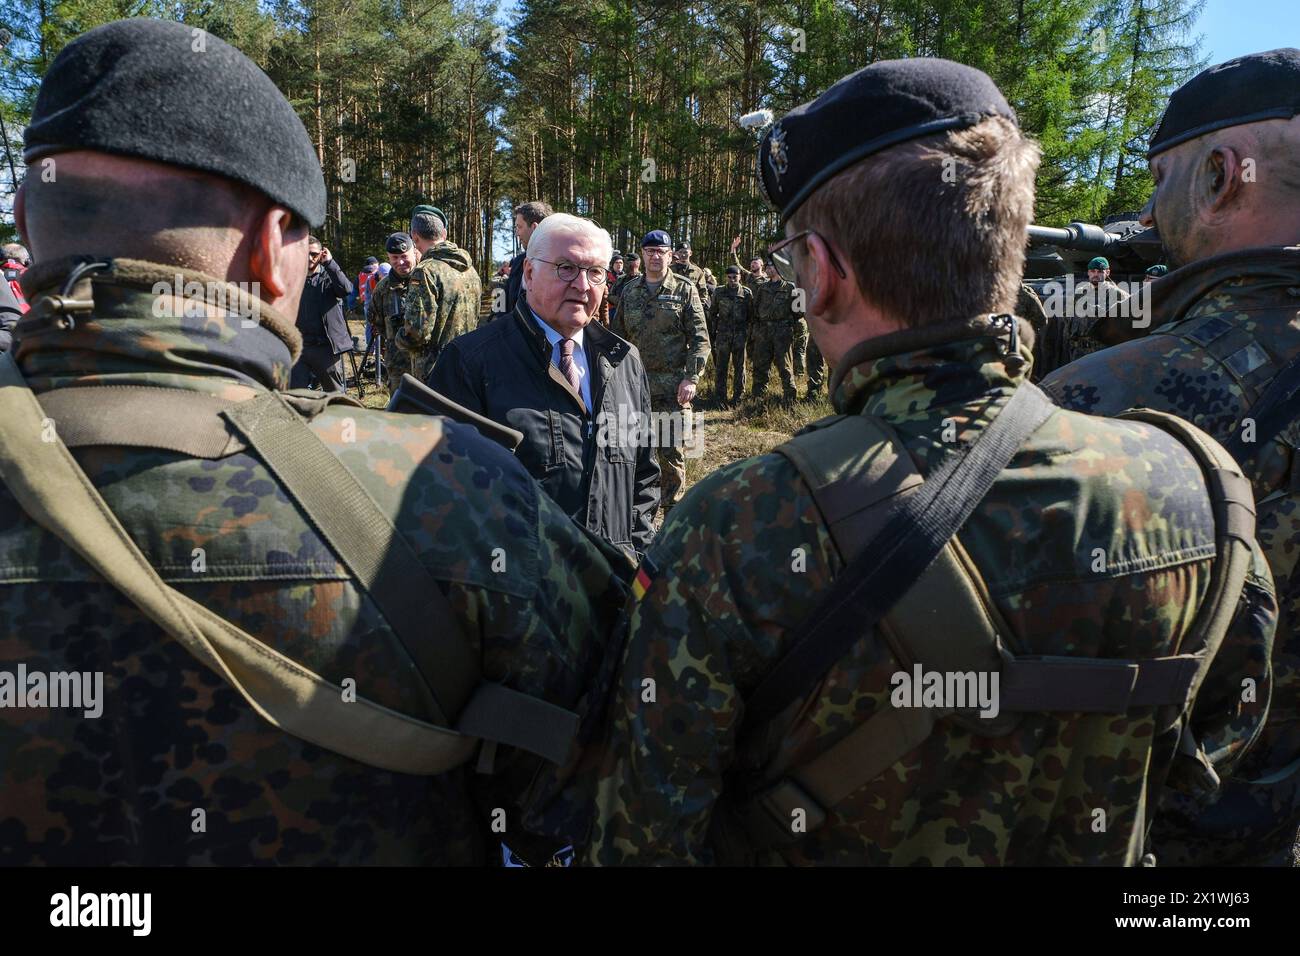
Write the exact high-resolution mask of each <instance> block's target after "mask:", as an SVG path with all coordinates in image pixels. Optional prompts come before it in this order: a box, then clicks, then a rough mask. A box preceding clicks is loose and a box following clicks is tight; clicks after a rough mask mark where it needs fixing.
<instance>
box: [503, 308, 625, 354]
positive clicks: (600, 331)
mask: <svg viewBox="0 0 1300 956" xmlns="http://www.w3.org/2000/svg"><path fill="white" fill-rule="evenodd" d="M512 319H513V320H514V322H515V324H516V325H517V326H518V327H519V329H520V330H521V331H522V332H523V333H524V338H525V339H526V340H527V341H528V342H530V343H532V346H533V349H534V350H535V351H536V352H537V353H538V354H539V355H540V356H541V357H542V358H543V359H544V360H545V361H547V362H549V361H550V360H551V344H550V342H548V341H547V340H546V333H545V332H543V331H542V330H541V328H540V327H539V326H538V325H537V323H536V322H535V321H534V320H533V313H532V309H530V308H529V306H528V302H527V301H526V300H525V299H524V298H522V297H520V299H519V301H518V302H517V303H515V313H514V315H513V316H512ZM582 339H583V342H582V348H583V351H585V352H586V353H587V356H588V359H589V360H590V359H592V358H595V357H597V356H601V355H603V356H604V357H605V358H606V359H607V360H608V361H609V364H610V365H618V363H619V362H621V361H623V359H624V358H625V357H626V356H627V354H628V353H629V352H630V351H631V349H632V345H631V343H630V342H628V341H627V340H626V339H624V338H620V337H619V336H617V335H615V334H614V333H613V332H611V331H610V330H609V329H607V328H605V327H604V326H603V325H601V324H600V323H599V322H598V321H596V320H595V319H592V321H590V322H588V323H587V325H586V327H585V328H584V329H583V330H582Z"/></svg>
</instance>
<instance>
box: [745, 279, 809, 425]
mask: <svg viewBox="0 0 1300 956" xmlns="http://www.w3.org/2000/svg"><path fill="white" fill-rule="evenodd" d="M793 297H794V283H793V282H786V281H785V280H784V279H782V278H781V276H780V274H779V273H778V272H777V271H776V266H775V265H774V264H773V263H770V262H769V263H768V265H767V281H766V282H764V283H763V284H762V285H760V286H759V287H758V292H757V293H756V294H755V297H754V329H753V334H752V336H751V337H750V341H751V342H752V343H753V345H752V346H751V347H750V352H749V354H750V358H751V360H752V361H753V363H754V389H753V392H752V394H753V396H754V397H755V398H759V397H761V396H762V395H763V393H764V392H766V391H767V376H768V373H769V371H770V370H771V368H772V363H773V362H775V363H776V370H777V373H778V374H779V375H780V376H781V389H782V394H783V397H784V399H785V401H787V402H793V401H794V400H795V398H796V396H797V395H798V392H797V391H796V390H795V386H794V376H793V375H792V374H791V372H790V347H791V342H792V340H793V338H794V329H795V314H794V302H793Z"/></svg>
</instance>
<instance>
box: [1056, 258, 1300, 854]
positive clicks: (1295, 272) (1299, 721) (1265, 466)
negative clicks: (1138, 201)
mask: <svg viewBox="0 0 1300 956" xmlns="http://www.w3.org/2000/svg"><path fill="white" fill-rule="evenodd" d="M1151 292H1152V298H1151V307H1152V318H1151V325H1152V331H1151V334H1150V335H1148V336H1147V337H1146V338H1141V339H1135V340H1134V341H1131V342H1125V343H1123V344H1121V345H1116V346H1114V347H1112V348H1108V349H1105V350H1103V351H1100V352H1097V353H1095V354H1093V355H1090V356H1088V357H1087V358H1085V359H1083V360H1081V361H1078V362H1075V363H1073V364H1072V365H1069V366H1066V367H1065V368H1062V369H1060V370H1058V371H1057V372H1055V373H1053V374H1052V375H1049V376H1048V377H1047V378H1046V379H1045V380H1044V382H1043V388H1044V389H1045V390H1046V391H1047V392H1048V394H1050V395H1051V396H1052V397H1053V398H1054V399H1055V400H1056V401H1057V403H1058V404H1060V405H1062V406H1064V407H1066V408H1073V409H1077V410H1079V411H1084V412H1091V413H1093V414H1097V415H1109V414H1113V413H1115V412H1117V411H1119V410H1122V409H1125V408H1131V407H1133V406H1137V405H1145V406H1148V407H1150V408H1156V409H1160V410H1162V411H1167V412H1173V413H1174V414H1176V415H1179V416H1181V417H1183V418H1186V419H1187V420H1188V421H1190V422H1192V423H1193V424H1195V425H1197V426H1199V427H1200V428H1203V429H1204V430H1205V431H1207V432H1209V433H1210V434H1211V435H1213V436H1214V437H1215V438H1217V439H1219V440H1220V441H1227V440H1228V439H1230V438H1232V437H1233V436H1234V435H1236V434H1237V433H1238V429H1240V428H1242V427H1244V423H1243V418H1244V416H1245V415H1246V413H1247V411H1248V410H1249V409H1250V407H1251V405H1252V404H1253V403H1254V401H1255V400H1256V399H1257V398H1258V397H1259V394H1260V393H1261V392H1262V391H1263V390H1264V389H1265V388H1267V387H1268V384H1269V382H1270V381H1271V380H1272V378H1273V376H1274V375H1276V374H1277V371H1278V370H1279V369H1280V368H1281V367H1282V366H1283V365H1285V364H1286V363H1287V362H1288V361H1289V360H1291V359H1292V358H1293V357H1295V356H1296V355H1300V248H1296V247H1291V248H1286V249H1282V248H1277V249H1252V250H1246V251H1244V252H1239V253H1230V254H1229V255H1227V256H1222V257H1215V258H1211V259H1207V260H1204V261H1202V262H1198V263H1193V264H1192V265H1188V266H1184V267H1183V268H1181V269H1177V270H1175V271H1174V272H1171V273H1169V274H1168V275H1166V276H1164V277H1163V278H1161V279H1158V280H1157V281H1156V282H1155V283H1153V285H1152V287H1151ZM1247 447H1249V446H1247ZM1298 449H1300V413H1298V414H1297V415H1296V417H1295V418H1293V419H1292V422H1291V425H1290V427H1288V428H1287V429H1285V430H1284V431H1283V432H1282V433H1281V434H1280V435H1278V436H1277V438H1276V439H1274V440H1273V441H1272V442H1270V443H1268V445H1267V446H1265V447H1262V448H1259V449H1257V450H1254V451H1253V452H1252V453H1251V457H1250V458H1249V459H1247V460H1246V461H1245V462H1244V463H1243V470H1244V471H1245V473H1246V477H1247V478H1249V479H1250V481H1251V484H1252V486H1253V487H1254V490H1255V501H1256V509H1257V511H1258V515H1257V518H1256V535H1257V536H1258V538H1259V542H1260V544H1261V545H1262V546H1263V549H1264V554H1265V556H1266V557H1267V559H1268V563H1269V567H1270V568H1271V569H1272V572H1273V578H1274V580H1275V581H1276V583H1277V593H1278V601H1279V605H1280V610H1281V618H1280V621H1279V626H1278V635H1277V640H1276V642H1275V645H1274V650H1273V668H1274V672H1275V674H1274V682H1275V685H1276V689H1275V691H1274V695H1273V704H1272V707H1271V709H1270V711H1269V719H1268V725H1267V727H1266V728H1265V730H1264V735H1263V739H1262V740H1261V745H1260V746H1259V747H1257V748H1256V749H1255V756H1254V757H1253V758H1252V759H1251V760H1250V761H1248V765H1247V766H1246V767H1244V768H1243V776H1244V777H1246V778H1247V779H1255V778H1258V777H1260V776H1264V775H1267V774H1270V773H1273V772H1275V771H1277V770H1279V769H1280V768H1282V767H1285V766H1287V765H1289V764H1292V762H1294V761H1296V760H1298V759H1300V453H1298ZM1189 813H1190V811H1189ZM1203 823H1204V826H1205V827H1206V828H1207V831H1208V832H1210V833H1211V834H1212V836H1213V839H1212V840H1210V839H1208V838H1207V840H1206V842H1205V845H1204V846H1190V845H1189V846H1187V847H1185V848H1184V849H1183V852H1184V853H1185V855H1186V859H1187V860H1188V861H1189V862H1204V863H1214V862H1220V861H1224V862H1227V861H1231V860H1237V861H1243V862H1244V861H1248V860H1267V859H1273V860H1286V859H1287V858H1288V857H1289V856H1290V855H1291V850H1292V847H1293V845H1294V842H1295V841H1294V839H1293V838H1294V837H1295V834H1296V830H1297V827H1298V826H1300V772H1292V773H1291V775H1290V777H1289V778H1288V779H1286V780H1283V781H1279V782H1278V783H1276V784H1274V785H1271V786H1260V787H1248V786H1246V785H1244V784H1237V785H1236V786H1233V787H1229V788H1228V789H1226V790H1225V792H1224V796H1223V798H1222V799H1221V800H1220V802H1219V804H1218V805H1217V806H1216V807H1214V808H1211V809H1210V811H1209V812H1208V813H1207V814H1206V817H1205V819H1204V821H1203ZM1288 834H1289V835H1290V836H1288Z"/></svg>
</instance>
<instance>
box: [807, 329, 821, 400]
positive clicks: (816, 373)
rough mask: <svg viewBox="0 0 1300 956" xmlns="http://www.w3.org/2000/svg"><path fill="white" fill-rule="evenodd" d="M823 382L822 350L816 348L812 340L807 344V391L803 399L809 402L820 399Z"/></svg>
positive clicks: (815, 342)
mask: <svg viewBox="0 0 1300 956" xmlns="http://www.w3.org/2000/svg"><path fill="white" fill-rule="evenodd" d="M825 381H826V360H825V359H824V358H822V350H821V349H820V348H818V347H817V340H816V339H812V340H811V341H809V343H808V390H807V391H806V392H805V393H804V398H806V399H807V400H808V401H810V402H812V401H816V400H817V399H819V398H821V396H822V387H823V385H824V384H825Z"/></svg>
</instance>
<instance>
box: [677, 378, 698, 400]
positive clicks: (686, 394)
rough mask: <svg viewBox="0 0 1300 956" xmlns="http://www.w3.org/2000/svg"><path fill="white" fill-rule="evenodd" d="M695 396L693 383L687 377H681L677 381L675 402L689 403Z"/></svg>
mask: <svg viewBox="0 0 1300 956" xmlns="http://www.w3.org/2000/svg"><path fill="white" fill-rule="evenodd" d="M694 397H695V383H694V382H692V381H690V380H689V379H682V380H681V381H680V382H678V383H677V404H678V405H689V404H690V403H691V399H693V398H694Z"/></svg>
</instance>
